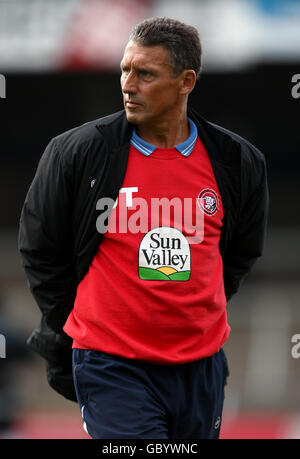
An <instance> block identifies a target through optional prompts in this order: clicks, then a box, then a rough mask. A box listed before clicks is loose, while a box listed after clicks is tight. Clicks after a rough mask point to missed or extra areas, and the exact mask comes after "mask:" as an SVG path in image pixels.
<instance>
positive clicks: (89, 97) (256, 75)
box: [0, 0, 300, 438]
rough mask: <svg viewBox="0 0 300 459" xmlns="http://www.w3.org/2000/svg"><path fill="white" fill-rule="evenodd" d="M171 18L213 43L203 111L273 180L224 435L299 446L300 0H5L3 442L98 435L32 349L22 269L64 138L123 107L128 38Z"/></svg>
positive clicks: (0, 46)
mask: <svg viewBox="0 0 300 459" xmlns="http://www.w3.org/2000/svg"><path fill="white" fill-rule="evenodd" d="M162 15H166V16H171V17H173V18H177V19H180V20H182V21H185V22H187V23H190V24H192V25H194V26H196V27H197V28H198V30H199V33H200V37H201V39H202V43H203V50H204V59H203V74H202V77H201V79H200V81H199V82H198V84H197V88H196V90H195V91H194V93H193V94H192V96H191V100H190V103H191V105H193V106H195V107H197V108H198V110H199V111H200V112H201V113H202V115H203V116H204V117H206V118H207V119H209V120H210V121H213V122H215V123H217V124H221V125H222V126H224V127H226V128H228V129H231V130H233V131H235V132H237V133H239V134H240V135H242V136H244V137H246V138H247V139H249V140H250V141H251V142H253V143H254V144H255V145H256V146H257V147H259V148H260V149H261V150H262V151H263V152H264V153H265V155H266V159H267V164H268V171H269V186H270V194H271V210H270V218H269V231H268V236H267V241H266V248H265V256H264V257H263V258H262V259H261V260H260V261H259V262H258V263H257V265H256V266H255V269H254V271H253V273H252V275H251V276H250V277H249V278H248V279H247V280H246V281H245V283H244V285H243V287H242V289H241V291H240V293H239V294H238V295H237V296H236V298H234V299H233V300H232V301H231V302H230V303H229V305H228V315H229V322H230V325H231V327H232V332H231V335H230V338H229V340H228V342H227V343H226V345H225V351H226V353H227V356H228V360H229V365H230V377H229V379H228V386H227V388H226V400H225V409H224V419H223V427H222V432H221V437H222V438H300V392H299V382H300V359H297V358H295V357H297V356H298V354H297V353H296V354H295V355H294V357H293V356H292V347H293V343H292V337H293V336H294V335H295V334H300V308H299V298H300V284H299V277H300V276H299V275H300V261H299V260H300V244H299V230H300V212H299V201H298V200H299V198H300V180H299V177H300V151H299V144H300V125H299V121H300V119H299V118H300V116H299V115H300V99H298V98H296V97H293V95H292V87H293V83H292V77H293V75H296V74H299V73H300V46H299V43H300V1H299V0H293V1H292V0H285V1H280V0H207V1H205V0H185V1H184V2H182V1H181V0H161V1H155V0H140V1H138V0H107V1H106V0H7V1H5V0H0V74H2V75H4V76H5V78H6V98H1V99H0V117H1V118H0V119H1V127H0V132H1V135H0V155H1V156H0V158H1V167H0V186H1V193H0V210H1V220H0V221H1V224H0V253H1V257H0V334H2V335H4V336H5V337H6V358H1V359H0V438H87V436H86V434H85V432H84V431H83V429H82V427H81V419H80V412H79V409H78V407H77V405H76V404H74V403H72V402H69V401H67V400H65V399H63V398H62V397H60V396H59V395H57V394H56V393H55V392H54V391H53V390H52V389H50V388H49V387H48V385H47V382H46V377H45V369H44V361H43V360H42V359H41V358H39V357H38V356H36V355H33V354H32V353H31V352H29V351H28V350H27V349H26V345H25V340H26V338H27V336H28V335H29V333H30V332H31V331H32V329H33V328H34V327H35V326H37V324H38V322H39V318H40V314H39V311H38V308H37V306H36V305H35V303H34V300H33V298H32V296H31V295H30V293H29V291H28V290H27V285H26V281H25V277H24V274H23V271H22V269H21V264H20V257H19V254H18V251H17V231H18V221H19V216H20V211H21V206H22V204H23V201H24V198H25V194H26V192H27V189H28V187H29V185H30V183H31V180H32V178H33V175H34V173H35V169H36V166H37V163H38V160H39V158H40V156H41V154H42V152H43V150H44V148H45V146H46V145H47V143H48V142H49V140H50V139H51V137H53V136H55V135H57V134H58V133H60V132H63V131H64V130H67V129H70V128H72V127H74V126H76V125H79V124H82V123H84V122H86V121H89V120H91V119H95V118H98V117H100V116H102V115H105V114H109V113H112V112H114V111H116V110H119V109H121V108H122V100H121V92H120V88H119V61H120V58H121V56H122V53H123V49H124V46H125V44H126V42H127V38H128V34H129V32H130V30H131V28H132V26H133V25H134V24H135V23H137V22H139V21H140V20H142V19H143V18H146V17H150V16H162ZM2 95H3V94H2ZM294 95H295V93H294ZM299 95H300V91H299ZM296 96H297V94H296ZM58 225H59V222H58Z"/></svg>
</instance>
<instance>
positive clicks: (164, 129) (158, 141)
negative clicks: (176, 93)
mask: <svg viewBox="0 0 300 459" xmlns="http://www.w3.org/2000/svg"><path fill="white" fill-rule="evenodd" d="M136 131H137V134H138V135H139V137H141V139H143V140H145V141H146V142H148V143H150V144H151V145H154V146H156V147H158V148H172V147H174V146H175V145H179V144H181V143H182V142H184V141H185V140H186V139H188V137H189V135H190V128H189V122H188V118H187V115H186V113H185V114H184V115H183V116H181V117H179V118H177V119H176V120H168V121H161V122H160V123H159V124H157V125H153V124H152V125H149V126H148V125H139V126H137V128H136Z"/></svg>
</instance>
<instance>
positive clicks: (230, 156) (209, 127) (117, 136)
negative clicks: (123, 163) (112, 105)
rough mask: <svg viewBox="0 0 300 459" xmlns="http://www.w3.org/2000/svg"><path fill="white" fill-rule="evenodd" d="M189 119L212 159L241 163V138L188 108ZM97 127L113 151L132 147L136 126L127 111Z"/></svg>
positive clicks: (97, 123)
mask: <svg viewBox="0 0 300 459" xmlns="http://www.w3.org/2000/svg"><path fill="white" fill-rule="evenodd" d="M188 117H189V118H191V120H192V121H193V122H194V123H195V125H196V127H197V130H198V135H199V137H200V138H201V140H202V142H203V144H204V146H205V148H206V150H207V152H208V154H209V156H210V158H211V159H213V160H215V161H218V162H220V163H225V164H228V165H230V164H232V163H236V161H239V153H240V142H239V140H241V138H240V137H239V136H237V135H236V134H234V133H232V132H231V131H229V130H227V129H224V128H222V127H220V126H218V125H216V124H213V123H211V122H208V121H206V120H205V119H204V118H202V117H201V116H200V115H199V114H198V113H197V112H196V111H195V110H194V109H192V108H190V107H189V108H188ZM95 127H96V128H97V129H98V130H99V131H100V132H101V133H102V134H103V136H104V138H105V139H106V141H107V143H108V144H109V145H110V146H111V148H112V149H113V150H115V149H117V148H120V147H123V146H125V145H126V146H128V147H129V145H130V140H131V137H132V133H133V130H134V127H135V125H134V124H132V123H129V122H128V121H127V118H126V114H125V110H121V111H119V112H117V113H114V114H112V115H108V116H105V117H104V118H100V119H98V120H96V125H95Z"/></svg>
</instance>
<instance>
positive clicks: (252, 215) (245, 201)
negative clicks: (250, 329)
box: [223, 144, 269, 300]
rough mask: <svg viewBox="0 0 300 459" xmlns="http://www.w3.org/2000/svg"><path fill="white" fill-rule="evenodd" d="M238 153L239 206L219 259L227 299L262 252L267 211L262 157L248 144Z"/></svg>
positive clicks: (267, 204)
mask: <svg viewBox="0 0 300 459" xmlns="http://www.w3.org/2000/svg"><path fill="white" fill-rule="evenodd" d="M243 150H244V151H243ZM242 153H244V155H243V156H242V175H241V181H242V184H241V185H242V187H241V189H242V190H243V191H242V196H241V209H240V212H239V216H238V220H237V225H236V227H235V230H234V232H233V235H232V237H231V240H230V242H229V244H228V246H227V248H226V252H225V255H224V259H223V273H224V281H225V293H226V297H227V300H229V299H230V298H231V297H232V296H233V295H234V294H235V293H236V292H237V291H238V289H239V287H240V285H241V283H242V281H243V280H244V279H245V278H246V276H247V275H248V274H249V272H250V271H251V269H252V267H253V265H254V263H255V262H256V260H257V259H258V258H259V257H261V256H262V254H263V248H264V242H265V238H266V228H267V219H268V211H269V191H268V183H267V173H266V162H265V158H264V156H263V155H262V153H261V152H259V151H258V150H257V149H256V148H254V147H253V146H252V145H248V144H247V145H243V149H242Z"/></svg>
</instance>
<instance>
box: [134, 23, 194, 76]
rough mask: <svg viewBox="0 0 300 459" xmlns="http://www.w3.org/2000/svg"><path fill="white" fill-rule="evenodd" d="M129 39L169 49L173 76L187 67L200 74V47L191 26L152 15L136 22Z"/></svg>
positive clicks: (145, 44)
mask: <svg viewBox="0 0 300 459" xmlns="http://www.w3.org/2000/svg"><path fill="white" fill-rule="evenodd" d="M129 41H135V42H136V43H138V44H139V45H141V46H158V45H160V46H164V47H165V48H166V49H167V50H168V51H169V55H170V58H171V65H172V67H173V76H174V77H177V76H178V75H180V73H182V72H183V70H187V69H192V70H194V71H195V73H196V77H197V78H198V77H199V75H200V71H201V55H202V47H201V42H200V38H199V34H198V31H197V29H196V28H195V27H193V26H190V25H187V24H184V23H183V22H180V21H177V20H176V19H170V18H167V17H153V18H149V19H145V20H144V21H142V22H141V23H139V24H137V25H136V26H135V27H134V28H133V30H132V32H131V34H130V36H129Z"/></svg>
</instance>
